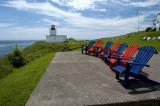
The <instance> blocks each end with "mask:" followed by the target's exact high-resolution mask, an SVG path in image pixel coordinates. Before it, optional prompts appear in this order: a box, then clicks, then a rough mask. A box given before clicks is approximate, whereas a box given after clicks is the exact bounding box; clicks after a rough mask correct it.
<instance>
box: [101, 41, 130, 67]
mask: <svg viewBox="0 0 160 106" xmlns="http://www.w3.org/2000/svg"><path fill="white" fill-rule="evenodd" d="M127 46H128V45H127V44H126V43H122V44H121V45H120V46H119V47H118V49H117V50H115V51H113V50H110V52H109V54H105V56H104V57H105V62H106V63H109V64H110V61H109V60H110V58H111V57H112V56H114V55H119V54H122V52H123V51H124V50H125V49H126V47H127Z"/></svg>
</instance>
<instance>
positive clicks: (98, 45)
mask: <svg viewBox="0 0 160 106" xmlns="http://www.w3.org/2000/svg"><path fill="white" fill-rule="evenodd" d="M102 45H103V42H102V40H97V41H96V44H95V47H102Z"/></svg>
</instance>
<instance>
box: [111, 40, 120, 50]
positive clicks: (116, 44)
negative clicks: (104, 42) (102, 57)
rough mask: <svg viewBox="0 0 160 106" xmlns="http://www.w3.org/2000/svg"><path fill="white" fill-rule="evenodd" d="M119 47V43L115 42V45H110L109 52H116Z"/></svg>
mask: <svg viewBox="0 0 160 106" xmlns="http://www.w3.org/2000/svg"><path fill="white" fill-rule="evenodd" d="M120 45H121V42H119V41H117V42H115V43H114V44H113V45H112V47H111V50H112V51H116V50H117V49H118V47H119V46H120Z"/></svg>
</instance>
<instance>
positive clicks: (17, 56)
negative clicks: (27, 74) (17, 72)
mask: <svg viewBox="0 0 160 106" xmlns="http://www.w3.org/2000/svg"><path fill="white" fill-rule="evenodd" d="M8 59H9V62H10V63H11V64H12V65H13V66H14V67H16V68H19V67H22V66H24V65H25V64H26V63H27V61H26V60H25V59H24V57H23V55H22V51H21V49H20V48H19V47H18V45H17V46H16V48H15V50H13V52H12V53H11V54H9V55H8Z"/></svg>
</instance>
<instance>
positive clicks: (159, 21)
mask: <svg viewBox="0 0 160 106" xmlns="http://www.w3.org/2000/svg"><path fill="white" fill-rule="evenodd" d="M156 31H160V15H158V16H157V19H156Z"/></svg>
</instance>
